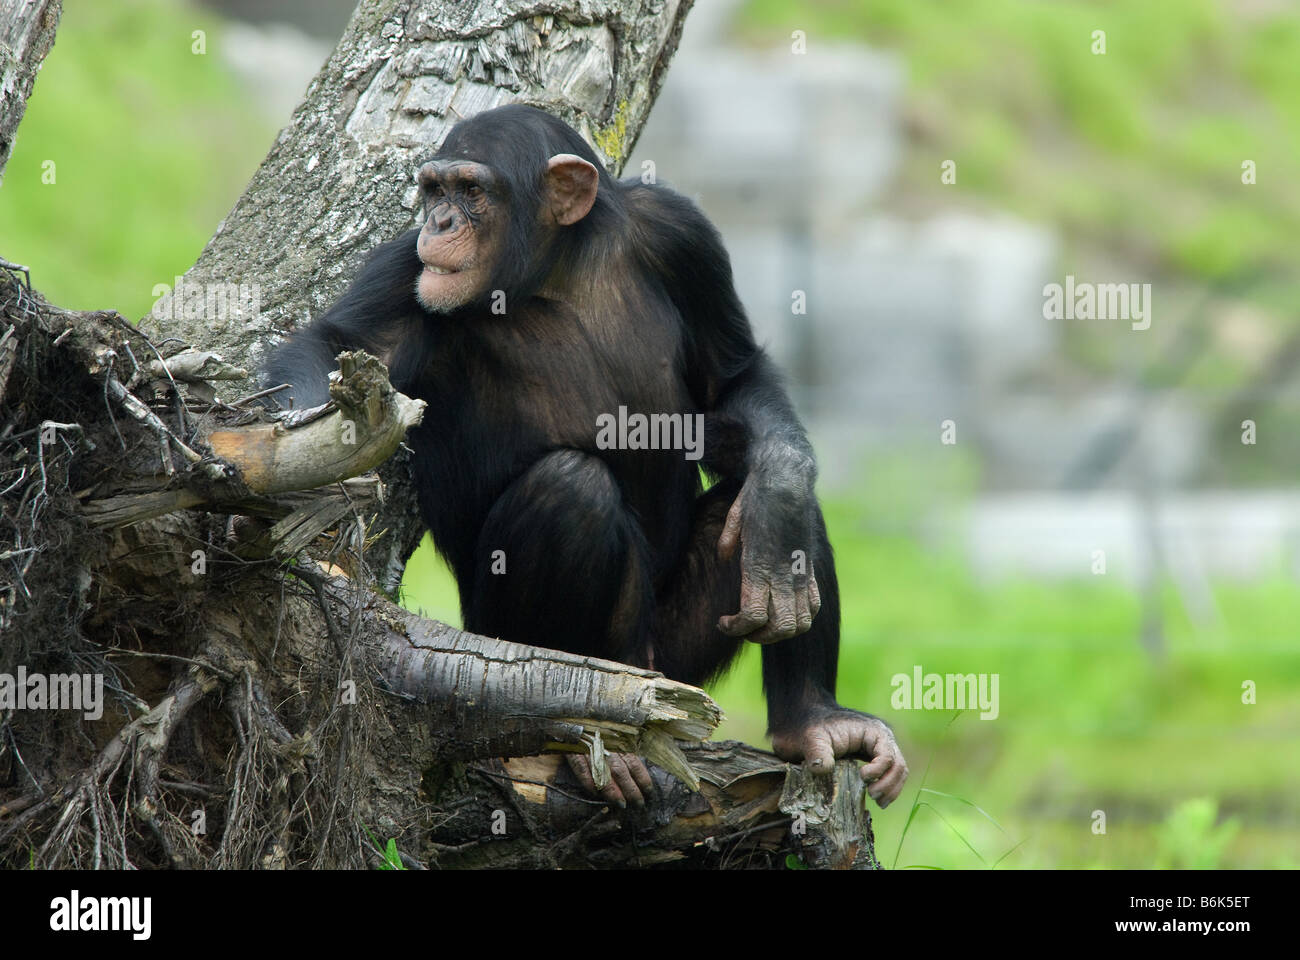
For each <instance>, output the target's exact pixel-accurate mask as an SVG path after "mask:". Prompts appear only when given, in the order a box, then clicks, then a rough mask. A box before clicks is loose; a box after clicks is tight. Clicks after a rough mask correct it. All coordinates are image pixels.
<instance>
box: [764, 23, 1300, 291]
mask: <svg viewBox="0 0 1300 960" xmlns="http://www.w3.org/2000/svg"><path fill="white" fill-rule="evenodd" d="M740 26H741V32H742V35H743V37H744V38H746V39H748V40H749V41H751V42H753V43H755V44H761V45H765V46H774V45H777V44H783V43H785V42H787V39H786V38H787V37H788V36H789V33H790V31H791V30H793V29H801V30H804V31H806V33H807V34H808V43H809V53H808V55H809V56H815V55H816V50H817V47H818V45H830V44H835V43H839V42H845V41H859V42H863V43H867V44H870V45H871V46H873V47H876V48H883V49H888V50H891V51H894V52H896V53H898V54H900V55H901V56H902V57H903V60H904V64H905V66H906V69H907V72H908V75H909V83H908V88H909V89H908V92H907V99H908V111H909V112H910V113H911V114H912V115H913V116H914V117H915V118H916V119H917V120H918V121H919V122H920V124H921V127H922V128H923V129H924V130H925V131H927V133H926V134H925V135H923V136H921V137H919V138H917V142H916V143H914V144H913V145H912V147H911V155H910V156H909V159H908V163H907V165H906V171H905V174H904V176H905V178H906V179H907V181H908V186H909V188H910V189H911V190H912V191H914V192H921V193H926V192H929V193H930V194H931V195H935V196H944V197H945V199H950V197H949V195H947V194H940V193H937V191H940V190H942V189H943V188H942V187H940V186H939V185H938V169H939V163H940V162H941V160H944V159H955V160H956V161H957V164H958V183H959V184H961V185H962V187H963V191H965V188H972V189H973V190H974V191H976V192H980V193H983V194H985V195H987V196H990V197H992V198H995V199H996V201H997V203H998V205H999V206H1001V207H1005V208H1008V209H1011V210H1014V211H1017V212H1019V213H1021V214H1023V215H1025V216H1028V217H1031V218H1035V219H1041V220H1046V221H1049V222H1055V223H1059V224H1061V225H1063V226H1065V227H1067V228H1068V229H1070V230H1073V231H1077V232H1078V233H1079V234H1080V235H1083V236H1088V237H1091V238H1093V239H1095V240H1096V241H1098V242H1101V243H1104V244H1106V245H1107V246H1112V247H1118V248H1119V249H1121V250H1123V251H1125V253H1124V255H1125V256H1126V257H1133V256H1137V257H1140V258H1141V259H1143V260H1146V261H1148V263H1147V264H1146V266H1148V267H1151V268H1157V269H1159V268H1165V269H1176V270H1180V271H1186V272H1187V273H1189V274H1191V275H1194V276H1199V277H1202V278H1204V279H1206V280H1212V281H1223V280H1228V279H1234V278H1241V277H1246V276H1250V275H1251V274H1252V272H1253V271H1268V270H1273V271H1282V272H1286V273H1287V274H1288V275H1291V280H1290V288H1289V289H1290V293H1291V298H1290V299H1291V301H1292V302H1294V299H1295V296H1296V295H1297V294H1300V280H1297V279H1296V278H1295V277H1294V275H1293V274H1291V272H1290V264H1291V262H1292V254H1291V246H1292V241H1291V240H1290V239H1289V238H1294V237H1295V236H1296V235H1297V232H1300V194H1298V193H1297V190H1296V183H1297V181H1298V180H1300V161H1297V156H1300V122H1297V120H1298V119H1300V19H1298V18H1297V16H1296V12H1295V11H1294V10H1293V9H1291V8H1289V7H1287V6H1284V5H1278V6H1276V7H1259V8H1257V9H1254V10H1252V11H1249V12H1243V11H1240V10H1238V9H1237V8H1236V7H1235V6H1233V5H1230V4H1226V3H1222V2H1215V0H1144V2H1142V3H1125V2H1115V0H1112V2H1103V3H1098V2H1091V0H1058V2H1054V3H1042V2H1039V0H963V2H961V3H952V2H950V0H826V2H824V3H817V4H810V3H804V2H797V0H749V3H748V4H747V5H746V7H745V8H744V13H743V17H742V21H741V25H740ZM1095 30H1104V31H1105V33H1106V53H1105V54H1103V55H1096V54H1094V53H1093V52H1092V45H1093V31H1095ZM1243 160H1254V161H1255V162H1256V164H1257V165H1258V182H1257V184H1255V185H1254V186H1249V187H1248V186H1244V185H1243V184H1242V183H1241V164H1242V161H1243Z"/></svg>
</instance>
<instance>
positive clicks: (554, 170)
mask: <svg viewBox="0 0 1300 960" xmlns="http://www.w3.org/2000/svg"><path fill="white" fill-rule="evenodd" d="M599 183H600V173H599V172H598V171H597V170H596V168H595V167H593V166H592V165H591V164H590V163H588V162H587V161H586V160H584V159H582V157H575V156H574V155H573V154H571V153H557V154H556V155H555V156H553V157H551V159H550V160H548V161H547V162H546V204H547V207H548V208H549V210H550V213H551V219H553V220H554V221H555V222H556V223H557V224H559V225H560V226H562V227H567V226H569V225H570V224H573V223H577V222H578V221H579V220H581V219H582V218H583V217H585V216H586V215H587V214H588V213H590V212H591V205H592V204H593V203H595V202H596V187H597V185H598V184H599Z"/></svg>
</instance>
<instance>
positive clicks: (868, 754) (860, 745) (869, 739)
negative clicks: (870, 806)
mask: <svg viewBox="0 0 1300 960" xmlns="http://www.w3.org/2000/svg"><path fill="white" fill-rule="evenodd" d="M772 749H773V751H775V753H776V755H777V756H778V757H780V758H781V759H782V760H785V761H787V762H789V763H797V762H799V761H801V760H802V761H803V762H804V765H805V766H807V767H809V768H811V769H812V770H814V771H825V772H827V773H829V772H830V770H831V768H832V767H833V766H834V765H835V761H836V759H838V758H839V757H860V758H861V759H863V760H867V761H869V762H868V763H867V764H866V765H864V766H863V767H862V769H861V771H860V772H861V774H862V779H863V780H865V781H866V782H867V793H868V794H869V795H870V796H871V798H872V799H873V800H875V801H876V803H878V804H879V805H880V808H881V809H882V810H883V809H884V808H885V807H887V806H889V805H890V804H891V803H893V802H894V801H895V800H897V799H898V795H899V794H900V793H901V792H902V790H903V781H905V780H906V779H907V761H906V760H904V759H903V751H902V750H900V749H899V748H898V741H897V740H895V739H894V731H892V730H890V729H889V727H888V725H886V723H885V721H883V720H881V719H879V718H878V717H873V716H871V714H869V713H858V712H857V711H856V710H847V709H845V708H844V707H831V708H826V709H823V710H821V711H818V712H817V713H815V714H814V715H813V716H812V718H811V719H809V720H808V721H807V722H806V723H805V724H803V725H802V726H800V727H798V728H796V729H793V730H784V731H778V730H774V731H772Z"/></svg>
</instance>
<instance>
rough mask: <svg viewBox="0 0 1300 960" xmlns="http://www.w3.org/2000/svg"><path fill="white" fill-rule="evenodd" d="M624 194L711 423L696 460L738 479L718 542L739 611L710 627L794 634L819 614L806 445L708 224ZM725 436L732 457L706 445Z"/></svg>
mask: <svg viewBox="0 0 1300 960" xmlns="http://www.w3.org/2000/svg"><path fill="white" fill-rule="evenodd" d="M633 192H634V194H635V196H634V202H633V205H632V208H633V210H638V209H642V210H650V211H652V212H653V214H654V215H653V216H646V217H641V218H638V220H637V225H638V229H639V230H640V231H641V232H642V235H643V236H642V239H643V249H645V250H648V251H649V254H648V256H649V257H650V258H651V263H650V266H651V267H652V269H654V270H655V271H656V272H657V273H658V274H659V275H660V277H661V278H662V279H663V281H664V287H665V289H666V290H667V292H668V295H669V296H670V297H672V298H673V301H674V303H675V305H676V306H677V308H678V310H679V312H680V313H681V315H682V319H683V327H684V330H683V334H684V337H685V341H686V375H687V382H688V385H689V387H690V390H691V392H692V395H693V396H694V397H695V400H696V402H697V403H698V404H699V406H700V407H701V408H703V409H705V410H707V411H709V414H710V420H711V421H713V425H714V426H715V428H714V429H712V430H709V431H706V434H705V450H704V457H703V464H704V466H705V468H706V469H708V470H711V471H712V472H715V473H720V474H723V475H731V476H736V477H740V478H743V480H744V486H743V487H742V489H741V493H740V496H739V497H738V498H737V500H736V502H735V504H734V505H733V507H732V509H731V512H730V513H729V514H728V517H727V523H726V527H725V529H724V531H723V534H722V537H721V538H720V540H719V542H718V547H719V551H720V552H721V553H722V554H723V555H724V556H725V555H728V554H730V553H731V552H733V551H735V550H736V549H737V547H738V546H739V548H740V550H741V571H742V580H741V598H740V611H739V612H738V613H737V614H734V615H732V616H726V617H723V618H722V620H721V621H720V622H719V624H718V626H719V628H720V629H721V630H722V631H723V632H724V633H727V634H729V635H731V636H735V637H745V638H746V639H749V640H752V641H755V642H758V643H772V642H775V641H777V640H783V639H785V638H787V637H792V636H795V635H796V634H800V633H804V632H805V631H807V630H808V629H809V627H810V626H811V625H812V618H813V616H815V615H816V613H817V611H818V609H819V608H820V606H821V600H820V596H819V592H818V586H817V580H816V571H815V570H814V569H813V564H812V561H813V557H814V554H815V552H816V542H817V535H816V531H817V525H818V513H817V500H816V497H815V495H814V493H813V486H814V483H815V481H816V477H817V468H816V461H815V460H814V459H813V453H812V447H811V445H810V444H809V443H808V437H807V435H806V434H805V432H804V428H803V425H802V424H801V423H800V422H799V418H798V417H797V416H796V415H795V412H794V409H793V407H792V406H791V404H790V399H789V397H788V396H787V395H786V392H785V389H784V387H783V386H782V384H781V380H780V377H779V375H778V374H777V372H776V369H775V367H774V366H773V364H772V362H771V360H769V359H768V357H767V355H766V354H765V353H764V352H763V351H762V350H761V349H760V348H759V347H758V345H757V344H756V343H755V342H754V334H753V330H752V329H751V327H750V324H749V318H748V317H747V316H746V315H745V310H744V307H743V306H742V305H741V303H740V298H739V297H738V296H737V294H736V289H735V284H734V282H733V280H732V275H731V260H730V258H729V257H728V255H727V251H726V249H725V248H724V247H723V244H722V238H721V237H720V236H719V235H718V232H717V230H716V229H715V228H714V226H713V224H711V223H710V222H709V221H708V219H707V218H706V217H705V216H704V215H703V214H702V213H701V212H700V211H699V209H698V208H696V206H695V205H694V204H693V203H691V202H690V201H689V200H687V199H686V198H685V197H683V196H681V195H679V194H676V193H673V192H671V191H668V190H663V189H654V190H651V189H647V188H641V189H639V190H638V189H637V188H633ZM719 423H721V424H723V426H721V428H717V426H716V425H717V424H719ZM726 424H731V425H733V429H731V430H728V429H727V427H726ZM736 428H738V429H736ZM736 432H739V433H741V434H742V435H743V444H741V445H740V450H739V452H737V450H736V446H737V445H736V444H734V443H729V442H720V443H716V444H715V443H711V442H710V441H711V438H716V437H723V438H725V437H726V436H727V434H728V433H736Z"/></svg>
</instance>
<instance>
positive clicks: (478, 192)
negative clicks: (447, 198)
mask: <svg viewBox="0 0 1300 960" xmlns="http://www.w3.org/2000/svg"><path fill="white" fill-rule="evenodd" d="M465 196H467V197H469V198H470V199H471V200H477V199H478V198H479V197H481V196H483V188H482V187H480V186H479V185H478V184H477V183H471V184H470V185H469V187H468V188H467V189H466V190H465Z"/></svg>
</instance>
